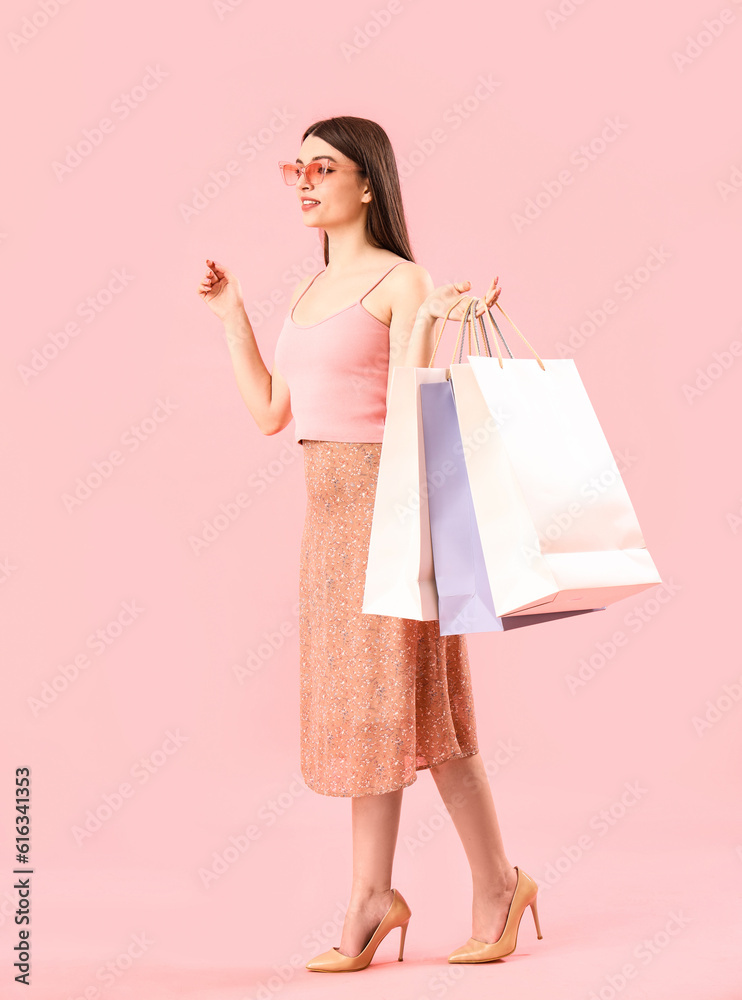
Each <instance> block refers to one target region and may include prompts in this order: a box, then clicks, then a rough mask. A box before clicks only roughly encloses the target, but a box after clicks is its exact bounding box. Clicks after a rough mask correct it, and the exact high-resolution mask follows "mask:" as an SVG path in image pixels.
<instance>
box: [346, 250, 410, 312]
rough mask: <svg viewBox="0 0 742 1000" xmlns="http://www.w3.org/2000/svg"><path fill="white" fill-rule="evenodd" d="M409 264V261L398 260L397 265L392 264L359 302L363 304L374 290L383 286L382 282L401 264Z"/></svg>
mask: <svg viewBox="0 0 742 1000" xmlns="http://www.w3.org/2000/svg"><path fill="white" fill-rule="evenodd" d="M409 263H410V262H409V261H408V260H398V261H397V263H396V264H392V266H391V267H390V268H389V270H388V271H387V272H386V273H385V274H382V276H381V277H380V278H379V280H378V281H375V282H374V283H373V285H371V287H370V288H369V290H368V291H367V292H364V293H363V295H362V296H361V297H360V299H359V300H358V301H359V302H362V301H363V299H365V298H366V296H367V295H369V294H370V293H371V292H373V290H374V288H376V286H377V285H379V284H381V282H382V281H383V280H384V278H386V276H387V274H389V273H390V272H391V271H393V270H394V268H395V267H398V266H399V264H409Z"/></svg>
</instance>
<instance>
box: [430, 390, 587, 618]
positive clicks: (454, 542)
mask: <svg viewBox="0 0 742 1000" xmlns="http://www.w3.org/2000/svg"><path fill="white" fill-rule="evenodd" d="M420 402H421V411H422V422H423V444H424V448H425V468H426V473H427V493H428V510H429V513H430V534H431V541H432V546H433V567H434V573H435V583H436V588H437V590H438V617H439V622H440V634H441V635H461V634H464V633H473V632H503V631H505V630H508V629H512V628H519V627H522V626H525V625H535V624H538V623H540V622H546V621H551V620H552V619H554V618H568V617H572V616H573V615H577V614H587V613H589V612H590V611H591V610H595V611H598V610H604V609H602V608H594V609H593V608H585V609H580V610H572V611H561V612H552V613H546V614H533V615H511V616H509V617H503V618H501V617H499V616H498V615H497V613H496V611H495V607H494V603H493V600H492V592H491V590H490V584H489V577H488V574H487V568H486V565H485V561H484V553H483V551H482V543H481V541H480V537H479V528H478V526H477V519H476V514H475V511H474V502H473V500H472V495H471V490H470V488H469V478H468V473H467V470H466V461H465V458H464V448H463V445H462V441H461V434H460V431H459V421H458V416H457V414H456V404H455V400H454V395H453V388H452V386H451V382H450V381H448V380H446V381H443V382H429V383H426V384H423V385H421V386H420ZM492 488H493V489H495V488H496V484H495V483H494V482H493V483H492Z"/></svg>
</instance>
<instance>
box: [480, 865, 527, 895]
mask: <svg viewBox="0 0 742 1000" xmlns="http://www.w3.org/2000/svg"><path fill="white" fill-rule="evenodd" d="M517 881H518V873H517V872H516V870H515V868H513V867H512V866H505V867H504V868H501V869H497V871H495V872H494V873H488V875H487V877H486V878H474V879H473V888H474V899H475V900H476V899H491V898H492V897H495V896H502V895H503V894H504V893H512V891H513V889H514V888H515V885H516V883H517Z"/></svg>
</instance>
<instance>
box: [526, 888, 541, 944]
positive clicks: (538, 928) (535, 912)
mask: <svg viewBox="0 0 742 1000" xmlns="http://www.w3.org/2000/svg"><path fill="white" fill-rule="evenodd" d="M529 906H530V907H531V913H532V914H533V922H534V923H535V925H536V937H537V938H538V939H539V940H541V938H542V936H543V935H542V934H541V925H540V924H539V922H538V910H537V908H536V897H535V896H534V897H533V899H532V900H531V902H530V903H529Z"/></svg>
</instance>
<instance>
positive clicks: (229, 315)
mask: <svg viewBox="0 0 742 1000" xmlns="http://www.w3.org/2000/svg"><path fill="white" fill-rule="evenodd" d="M206 263H207V265H208V267H207V271H206V275H205V276H204V278H203V280H202V281H201V283H200V285H199V288H198V293H199V295H200V296H201V298H202V299H203V300H204V301H205V302H206V304H207V305H208V306H209V308H210V309H211V310H212V312H213V313H214V315H215V316H217V317H218V318H219V319H220V320H221V321H222V323H223V324H224V332H225V334H226V338H227V346H228V348H229V353H230V357H231V358H232V366H233V368H234V373H235V377H236V379H237V388H238V389H239V391H240V395H241V396H242V398H243V400H244V401H245V405H246V406H247V408H248V410H249V411H250V413H251V415H252V417H253V419H254V420H255V423H256V424H257V425H258V427H259V429H260V430H261V431H262V433H263V434H277V433H278V431H281V430H283V428H284V427H285V426H286V425H287V424H288V423H289V422H290V421H291V419H292V413H291V399H290V395H289V388H288V385H287V384H286V381H285V380H284V378H283V376H282V375H281V374H280V373H279V371H278V369H277V368H276V366H275V364H274V366H273V374H272V375H271V373H270V372H269V371H268V369H267V368H266V366H265V363H264V362H263V359H262V357H261V355H260V351H259V349H258V344H257V341H256V340H255V334H254V332H253V328H252V326H251V324H250V320H249V319H248V316H247V312H246V310H245V304H244V300H243V297H242V288H241V286H240V282H239V279H238V278H237V275H235V274H233V273H232V272H231V271H229V270H228V269H227V268H226V267H224V266H223V265H222V264H219V263H218V261H214V260H207V261H206ZM307 280H308V279H306V278H305V279H303V281H302V282H300V283H299V285H298V286H297V288H296V289H295V290H294V293H293V296H292V302H293V300H294V296H296V294H297V292H298V291H299V289H300V288H301V286H302V284H304V283H305V282H306V281H307Z"/></svg>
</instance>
